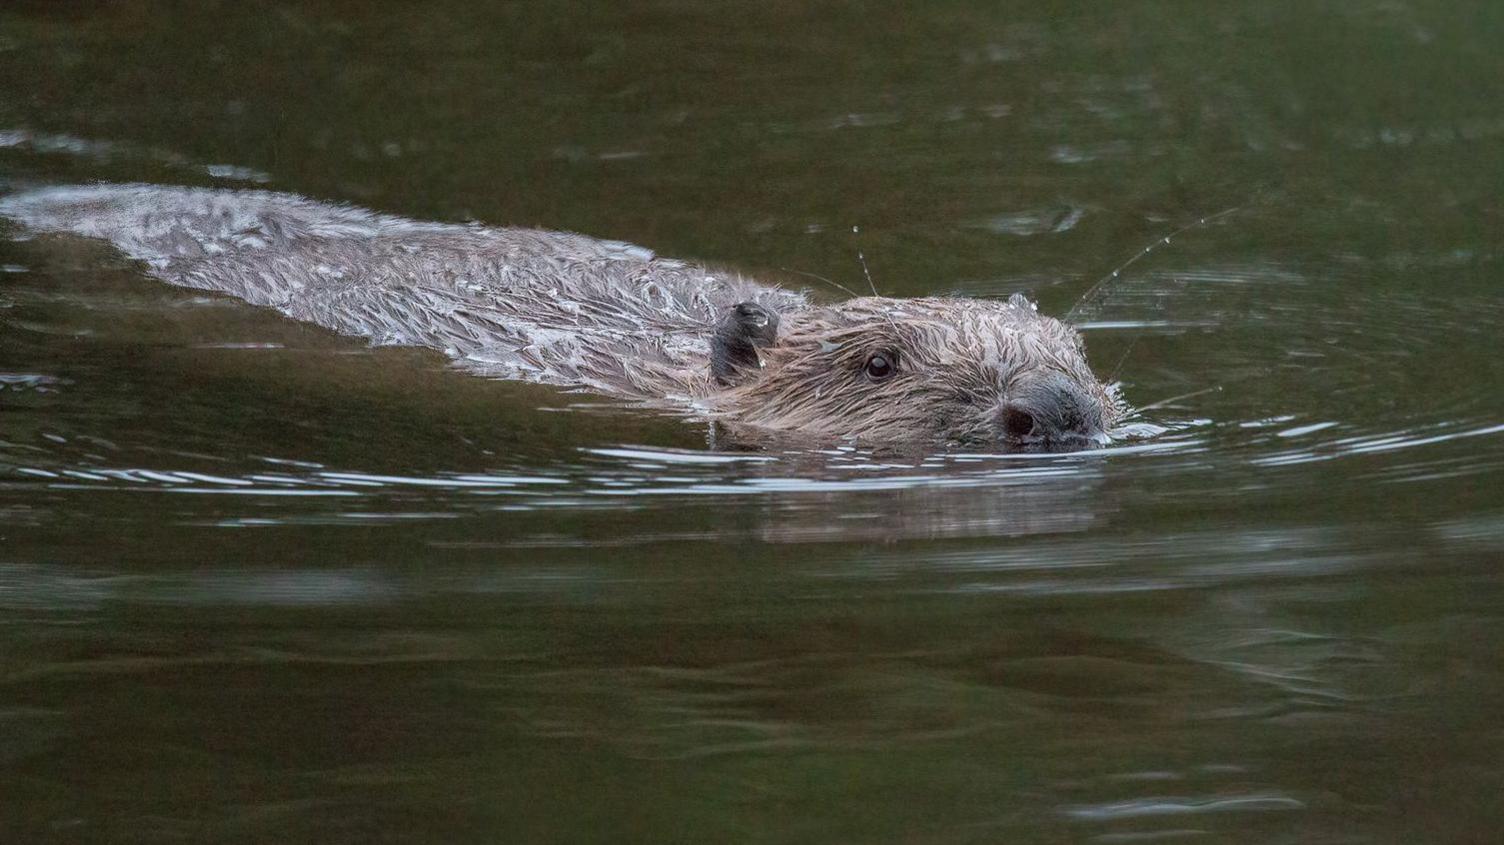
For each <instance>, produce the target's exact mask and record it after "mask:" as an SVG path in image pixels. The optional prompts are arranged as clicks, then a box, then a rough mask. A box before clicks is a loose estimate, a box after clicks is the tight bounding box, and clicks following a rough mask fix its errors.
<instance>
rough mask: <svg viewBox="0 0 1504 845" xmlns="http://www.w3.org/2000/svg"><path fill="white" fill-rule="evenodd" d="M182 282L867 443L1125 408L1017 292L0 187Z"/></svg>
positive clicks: (1082, 426)
mask: <svg viewBox="0 0 1504 845" xmlns="http://www.w3.org/2000/svg"><path fill="white" fill-rule="evenodd" d="M0 216H3V217H9V218H11V219H13V220H15V221H18V222H19V223H21V224H22V225H24V226H25V227H27V228H29V229H31V230H33V231H36V232H41V233H69V234H74V235H81V236H85V237H91V238H101V239H104V240H107V241H109V242H110V243H112V244H114V245H115V246H116V247H117V248H118V249H119V250H120V251H121V252H123V253H124V254H125V255H127V256H129V257H131V258H134V259H138V260H140V261H142V262H144V264H145V266H146V269H147V272H149V273H150V274H151V275H152V276H155V277H156V278H158V279H161V280H163V281H166V282H168V283H171V284H174V285H180V286H184V287H189V288H198V289H202V290H208V291H216V292H219V293H224V294H228V295H230V296H234V297H238V298H240V299H242V300H245V301H246V302H249V303H251V304H254V305H259V306H264V307H268V308H273V309H276V310H277V311H279V312H281V313H282V314H284V315H286V316H288V317H292V318H294V319H298V320H303V321H307V322H310V323H315V324H317V325H320V326H323V327H325V328H327V329H331V330H333V331H335V332H339V333H342V334H346V335H354V336H360V337H365V338H368V339H369V340H370V341H371V342H373V343H376V344H402V345H414V346H425V347H431V348H434V349H439V350H442V351H443V352H444V353H445V354H447V355H448V356H449V357H450V358H452V359H454V360H455V361H456V362H458V363H459V364H460V365H461V366H462V367H464V368H466V369H467V370H470V371H472V372H475V373H478V374H481V375H487V376H493V377H502V378H510V379H521V380H528V381H534V382H541V383H545V384H551V385H557V386H560V387H564V388H568V389H575V390H585V391H592V392H596V393H600V394H605V395H608V396H614V397H620V398H624V399H630V400H637V401H644V402H653V403H669V404H674V405H678V406H680V407H685V408H689V409H691V410H692V412H693V413H695V414H697V415H701V416H704V417H707V418H710V419H712V420H724V421H727V422H729V423H732V424H734V425H737V426H739V427H751V428H753V429H756V430H760V431H768V432H785V433H790V434H794V435H799V436H806V437H813V438H821V439H832V440H839V439H851V440H856V441H859V442H867V443H874V444H878V443H882V444H888V443H914V442H929V443H933V444H939V445H943V446H954V447H965V448H983V449H993V450H1002V451H1070V450H1076V449H1082V448H1087V447H1091V446H1096V445H1100V444H1102V443H1105V442H1107V439H1108V437H1107V432H1108V430H1109V428H1110V427H1111V426H1112V424H1113V423H1114V421H1115V420H1116V419H1118V417H1119V416H1120V415H1121V413H1122V410H1123V409H1122V407H1121V405H1120V402H1119V400H1118V398H1117V396H1116V394H1115V391H1114V390H1113V389H1111V388H1109V387H1108V386H1107V385H1104V384H1103V383H1102V382H1101V381H1100V380H1098V379H1097V378H1096V377H1095V376H1094V375H1093V374H1092V371H1091V369H1090V367H1089V366H1088V364H1087V361H1086V354H1085V348H1084V345H1083V343H1082V340H1081V337H1080V335H1079V334H1077V332H1076V331H1074V330H1073V329H1072V328H1071V327H1069V326H1067V325H1065V324H1064V323H1062V322H1060V321H1058V320H1055V319H1052V318H1050V317H1047V316H1045V315H1043V314H1041V313H1039V311H1038V309H1037V308H1036V307H1035V305H1034V304H1033V303H1032V302H1030V301H1029V300H1028V299H1027V298H1025V297H1024V296H1022V295H1019V294H1015V295H1014V296H1012V297H1011V298H1009V299H1008V300H1006V301H995V300H983V299H966V298H956V297H925V298H918V299H898V298H888V297H882V296H876V295H874V296H862V297H855V298H852V299H849V300H846V301H842V302H836V303H830V304H820V303H816V302H814V301H813V300H812V298H811V297H810V295H809V294H808V293H807V292H802V291H794V290H788V289H785V288H782V287H779V286H777V285H772V284H766V283H762V282H758V281H754V280H752V279H749V278H746V277H744V276H742V275H741V274H739V273H736V272H734V271H729V270H721V269H716V268H713V267H710V266H707V265H703V264H698V263H692V262H685V261H677V260H673V259H669V258H662V257H659V256H656V255H655V254H654V253H653V252H652V251H650V250H647V249H644V248H642V247H638V246H635V245H632V244H628V243H624V242H621V241H611V240H600V239H596V238H591V237H587V236H584V235H578V234H572V233H565V232H552V231H544V230H538V229H523V228H493V227H487V226H482V225H478V224H454V223H428V222H420V221H415V220H409V219H405V218H402V217H396V216H391V215H386V214H379V213H375V212H371V211H366V210H363V209H359V208H354V207H351V206H347V205H339V204H331V203H324V202H318V201H314V200H310V199H306V198H303V197H299V196H295V195H292V194H286V193H276V192H269V191H256V190H250V191H246V190H229V189H210V188H185V187H164V186H155V185H122V184H101V185H90V186H70V187H49V188H40V189H33V190H29V191H25V192H21V193H17V194H12V195H10V196H8V197H3V198H0Z"/></svg>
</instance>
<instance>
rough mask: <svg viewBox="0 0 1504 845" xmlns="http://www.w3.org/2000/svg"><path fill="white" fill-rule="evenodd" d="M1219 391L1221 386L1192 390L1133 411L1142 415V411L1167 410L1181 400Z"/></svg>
mask: <svg viewBox="0 0 1504 845" xmlns="http://www.w3.org/2000/svg"><path fill="white" fill-rule="evenodd" d="M1221 391H1222V385H1220V384H1218V385H1213V386H1212V387H1204V388H1202V389H1200V390H1192V391H1191V392H1190V393H1182V394H1180V395H1179V396H1171V397H1170V398H1168V399H1161V400H1159V401H1158V402H1150V403H1149V404H1147V405H1142V406H1140V407H1138V408H1135V409H1134V411H1135V413H1138V414H1142V413H1143V412H1144V411H1154V410H1158V409H1160V408H1168V407H1169V406H1171V405H1172V404H1174V403H1176V402H1179V401H1180V400H1182V399H1194V398H1195V397H1197V396H1205V395H1206V394H1208V393H1220V392H1221Z"/></svg>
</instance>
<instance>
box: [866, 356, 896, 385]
mask: <svg viewBox="0 0 1504 845" xmlns="http://www.w3.org/2000/svg"><path fill="white" fill-rule="evenodd" d="M865 372H866V373H867V378H870V379H872V380H873V381H885V380H887V379H890V378H892V377H893V374H894V373H896V372H898V363H897V361H895V360H894V358H893V356H892V355H889V354H887V353H885V352H878V353H876V354H874V355H873V356H872V357H870V358H868V359H867V366H866V368H865Z"/></svg>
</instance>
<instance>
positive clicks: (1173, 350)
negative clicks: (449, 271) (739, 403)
mask: <svg viewBox="0 0 1504 845" xmlns="http://www.w3.org/2000/svg"><path fill="white" fill-rule="evenodd" d="M1501 9H1504V7H1499V6H1498V5H1497V4H1489V3H1482V2H1476V3H1455V2H1446V3H1443V2H1424V1H1423V0H1410V2H1394V1H1393V0H1385V2H1367V0H1358V2H1350V3H1341V4H1335V3H1331V4H1323V3H1273V4H1258V5H1256V6H1248V5H1247V4H1232V3H1221V2H1217V3H1202V4H1169V3H1150V2H1144V3H1132V4H1116V5H1113V6H1112V7H1110V8H1108V7H1102V8H1096V7H1095V6H1093V7H1091V8H1085V7H1082V8H1077V7H1075V6H1072V5H1068V4H1055V3H1045V4H1039V3H1034V4H1017V3H1005V4H990V3H953V4H943V5H938V6H935V7H933V8H931V7H926V8H923V9H921V8H919V7H911V8H907V9H901V8H897V7H888V6H879V5H869V4H862V3H848V4H834V5H830V6H827V7H823V8H821V9H818V10H812V9H809V8H806V7H805V6H804V5H803V4H788V3H772V4H761V5H757V6H743V5H740V4H736V5H730V4H728V5H721V4H699V3H697V4H686V3H676V2H651V3H640V4H631V6H630V7H627V6H625V5H620V4H588V3H565V4H475V3H451V2H440V3H428V4H385V3H383V4H334V5H330V4H314V3H308V4H294V3H206V4H189V5H180V6H175V7H174V8H173V9H172V10H171V13H170V14H168V13H164V12H163V10H161V9H160V8H159V7H158V6H157V5H156V4H148V3H144V2H120V3H113V4H109V5H107V6H102V7H99V8H92V7H89V6H86V5H85V6H79V5H75V4H51V3H26V2H23V3H20V4H11V5H8V6H7V7H6V8H5V9H3V10H0V180H3V181H5V182H8V183H10V184H16V185H19V184H38V183H67V182H76V181H82V180H94V179H110V180H146V181H155V182H160V183H164V184H216V185H223V186H238V187H270V188H275V189H279V190H289V191H295V192H298V193H303V194H307V195H311V196H316V197H320V198H324V199H331V200H339V201H347V202H352V203H357V204H360V205H364V206H368V207H373V208H377V209H379V210H382V211H388V212H394V213H399V214H404V215H409V216H413V217H419V218H425V219H444V220H464V219H480V220H485V221H487V222H489V223H495V224H526V225H538V226H544V227H548V228H557V229H571V230H577V231H583V232H586V233H589V234H592V235H596V236H600V237H610V238H620V239H624V240H629V241H633V242H637V243H642V244H645V245H648V246H650V247H652V248H654V249H656V250H658V251H659V252H660V253H663V254H667V255H676V256H682V257H690V258H701V259H708V260H713V261H717V262H725V263H727V264H731V265H733V266H737V267H740V268H744V269H746V270H748V271H750V272H754V273H759V274H762V275H766V276H768V277H770V278H781V279H784V280H786V281H788V282H789V283H791V284H795V285H812V286H814V287H815V288H816V289H817V290H819V291H820V293H821V295H837V296H838V295H839V294H838V293H836V292H834V291H830V290H827V289H825V286H823V285H822V284H820V283H818V282H814V281H812V280H811V279H809V278H808V277H806V276H802V275H799V273H812V274H817V275H819V276H824V277H828V278H830V279H833V280H835V281H837V282H839V283H841V284H844V285H846V286H847V287H851V288H853V289H862V288H864V287H865V284H866V280H865V277H864V276H863V274H862V268H861V265H860V264H859V262H858V261H857V259H856V256H857V253H858V252H859V251H860V252H861V253H863V254H864V255H865V257H866V259H867V262H868V264H869V265H870V268H871V274H872V277H873V280H874V282H875V283H876V284H877V285H878V286H879V287H880V288H881V289H882V290H883V292H885V293H889V294H894V295H917V294H922V293H942V294H944V293H956V294H968V295H981V296H1006V295H1007V294H1010V293H1012V292H1015V291H1019V290H1026V291H1029V292H1030V293H1031V294H1033V295H1034V296H1036V297H1037V298H1038V299H1039V300H1040V301H1041V307H1042V308H1043V309H1044V310H1046V311H1048V312H1050V313H1055V314H1064V313H1066V312H1067V311H1069V310H1070V309H1071V308H1072V306H1073V305H1075V303H1076V302H1077V301H1078V300H1079V299H1080V298H1081V297H1082V295H1083V294H1085V293H1086V292H1087V291H1088V290H1089V289H1090V288H1091V287H1092V286H1093V284H1094V283H1095V282H1096V281H1097V280H1098V279H1100V278H1101V277H1103V276H1104V275H1107V274H1108V273H1109V272H1110V271H1111V270H1112V269H1113V268H1114V267H1117V266H1119V265H1120V264H1122V262H1124V261H1126V260H1128V259H1129V258H1131V257H1133V256H1134V255H1136V254H1137V253H1138V252H1139V251H1140V250H1141V249H1142V248H1143V247H1145V246H1146V245H1148V244H1151V243H1154V242H1155V241H1156V240H1158V239H1159V238H1161V237H1163V236H1164V235H1166V234H1167V233H1169V232H1172V231H1174V230H1175V229H1178V228H1180V227H1181V226H1184V225H1186V224H1188V223H1191V222H1193V221H1195V220H1197V219H1199V218H1202V217H1205V216H1207V215H1210V214H1215V213H1217V212H1220V211H1223V210H1225V209H1229V208H1240V209H1241V210H1239V211H1237V212H1235V213H1233V214H1230V215H1227V216H1225V217H1221V218H1218V219H1216V220H1214V221H1211V222H1209V223H1208V224H1207V225H1205V226H1202V227H1197V228H1195V229H1193V230H1191V231H1188V232H1185V233H1183V234H1180V235H1177V236H1176V237H1174V238H1173V239H1172V241H1171V243H1170V244H1168V245H1162V246H1160V247H1158V248H1157V249H1155V250H1154V251H1153V252H1152V253H1150V254H1149V255H1148V256H1146V257H1144V258H1143V259H1141V260H1139V261H1137V262H1135V263H1133V264H1132V265H1130V266H1129V267H1127V268H1126V269H1125V270H1124V271H1123V272H1122V274H1121V275H1120V277H1119V278H1118V279H1117V280H1115V281H1114V282H1112V283H1110V284H1108V285H1106V286H1104V288H1103V289H1102V291H1101V293H1100V295H1098V296H1095V297H1092V298H1091V299H1090V300H1089V301H1088V302H1087V303H1086V304H1085V305H1084V306H1083V307H1082V308H1081V309H1080V310H1079V312H1078V313H1077V315H1076V319H1077V320H1078V321H1079V322H1081V323H1082V324H1083V325H1084V326H1085V331H1086V336H1087V340H1088V345H1089V347H1090V351H1091V357H1092V359H1093V361H1094V362H1095V364H1096V366H1097V367H1098V368H1099V370H1100V371H1102V372H1104V373H1106V372H1115V373H1116V374H1117V377H1118V378H1120V379H1121V380H1122V381H1123V383H1124V389H1125V393H1126V395H1127V397H1128V398H1129V399H1130V400H1131V401H1133V402H1134V403H1136V404H1138V405H1140V406H1146V405H1151V404H1154V403H1160V402H1163V401H1164V400H1171V401H1168V402H1166V403H1165V404H1164V405H1162V406H1160V407H1157V408H1155V409H1154V410H1151V411H1149V412H1148V413H1147V418H1148V420H1149V422H1150V423H1152V424H1153V425H1154V426H1157V427H1160V428H1163V429H1164V431H1163V432H1162V433H1159V434H1158V435H1157V436H1153V437H1149V438H1147V439H1142V440H1137V441H1134V442H1131V443H1127V444H1123V445H1120V446H1119V447H1116V448H1114V449H1110V450H1106V451H1105V452H1101V453H1094V454H1089V455H1074V456H1059V457H1049V458H1043V459H1041V458H1020V457H1010V456H995V455H973V454H936V455H925V454H917V455H916V454H907V453H905V454H884V453H872V452H867V451H862V450H851V449H827V448H824V447H814V446H811V447H810V448H807V449H804V450H802V451H798V450H785V451H763V452H740V451H732V452H728V451H717V450H715V449H714V448H712V446H711V444H709V443H708V442H707V433H706V432H705V431H704V429H703V428H702V427H699V426H697V425H695V424H692V423H689V422H685V421H683V420H680V419H677V418H673V417H663V416H655V415H652V414H649V413H646V412H643V411H640V410H633V409H627V408H621V407H619V406H616V405H614V404H613V403H611V402H609V401H606V400H601V399H597V398H594V397H589V396H584V395H571V394H561V393H558V392H556V391H553V390H549V389H544V388H539V387H536V386H528V385H518V384H511V383H502V382H489V381H485V380H481V379H476V378H472V377H469V376H465V375H463V374H460V373H456V372H453V371H451V370H449V369H447V368H446V365H445V363H444V362H443V361H442V360H441V359H440V358H438V357H437V356H435V355H432V354H427V353H422V352H417V351H413V350H399V349H381V350H373V349H368V348H366V347H364V346H362V345H360V344H359V343H356V342H352V341H348V340H344V339H340V338H335V337H331V336H329V335H327V334H326V333H323V332H320V331H318V330H315V329H312V328H310V327H307V326H301V325H296V324H290V323H287V322H285V321H283V320H281V319H279V318H276V317H275V316H273V315H270V314H268V313H265V312H261V311H257V310H254V309H251V308H248V307H245V306H242V305H238V304H236V303H233V302H228V301H224V300H221V299H216V298H213V297H208V296H203V295H200V294H197V293H195V292H191V291H184V290H178V289H173V288H169V287H166V286H164V285H161V284H159V283H156V282H153V281H151V280H150V279H148V278H146V277H145V276H144V275H143V274H142V273H141V272H140V271H139V269H138V268H136V267H134V266H133V265H132V264H130V263H129V262H127V261H124V260H122V259H120V258H119V257H118V256H115V255H113V254H112V253H110V251H109V250H108V249H105V248H103V247H100V246H96V245H88V244H81V243H78V242H65V241H59V240H55V239H32V240H26V239H17V238H16V235H18V234H19V233H16V232H14V231H12V232H11V238H10V239H7V240H0V267H3V269H4V272H3V273H0V544H3V545H0V796H4V800H3V801H0V836H3V837H4V839H5V840H6V841H24V842H48V841H56V842H76V841H99V842H104V841H109V842H122V841H141V842H148V841H149V842H158V841H173V840H178V841H195V842H197V841H225V842H240V841H244V842H265V841H309V840H314V839H317V840H319V841H325V842H369V841H373V840H392V841H432V842H458V841H487V842H495V841H548V840H552V841H643V842H661V841H766V842H803V841H815V842H828V841H894V840H901V841H919V842H972V841H975V842H997V841H1004V842H1013V843H1026V842H1099V843H1113V842H1119V843H1121V842H1161V841H1165V842H1180V841H1189V842H1201V841H1206V842H1227V841H1233V842H1289V843H1297V842H1298V843H1315V842H1343V843H1347V842H1396V843H1400V842H1404V843H1413V842H1438V843H1456V842H1488V841H1496V839H1497V837H1498V830H1499V826H1500V822H1501V821H1504V809H1501V799H1500V795H1501V794H1504V767H1501V764H1500V760H1501V759H1504V718H1501V716H1500V713H1501V709H1500V707H1499V705H1498V700H1499V698H1500V697H1501V695H1504V662H1501V660H1500V658H1499V654H1500V650H1501V648H1504V575H1501V573H1500V569H1499V563H1500V560H1501V558H1504V491H1501V489H1500V487H1499V485H1498V483H1497V480H1498V478H1499V477H1500V475H1499V473H1500V471H1501V469H1504V390H1501V386H1504V363H1501V362H1500V359H1499V355H1498V349H1499V328H1498V327H1499V326H1500V325H1501V320H1504V257H1501V256H1504V205H1501V203H1500V199H1499V197H1500V196H1501V195H1504V194H1501V188H1504V180H1501V176H1504V106H1501V104H1500V102H1499V100H1498V97H1497V96H1496V88H1497V85H1496V84H1494V83H1495V81H1496V80H1498V79H1501V78H1504V57H1501V56H1504V54H1501V53H1499V51H1498V50H1497V49H1496V46H1497V43H1498V41H1499V38H1500V37H1501V36H1504V12H1501ZM853 227H857V228H859V230H860V231H859V232H856V233H853ZM1176 397H1182V398H1176Z"/></svg>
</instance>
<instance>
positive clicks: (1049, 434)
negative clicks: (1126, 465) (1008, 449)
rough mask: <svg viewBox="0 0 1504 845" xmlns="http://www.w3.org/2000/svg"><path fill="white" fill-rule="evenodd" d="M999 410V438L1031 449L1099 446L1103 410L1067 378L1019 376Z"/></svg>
mask: <svg viewBox="0 0 1504 845" xmlns="http://www.w3.org/2000/svg"><path fill="white" fill-rule="evenodd" d="M1008 394H1009V396H1008V400H1007V401H1006V402H1004V403H1003V405H1002V407H1001V408H999V410H998V417H997V422H998V428H999V429H1000V430H1001V433H1002V439H1003V440H1004V441H1005V442H1006V443H1007V444H1008V445H1010V446H1012V447H1013V448H1015V449H1019V450H1022V451H1031V452H1073V451H1076V450H1079V449H1089V448H1091V447H1093V446H1099V445H1101V444H1102V443H1103V442H1104V441H1105V439H1106V435H1105V434H1104V433H1103V425H1102V411H1101V408H1099V407H1098V402H1097V400H1096V399H1094V398H1093V397H1092V395H1091V394H1090V393H1088V392H1087V391H1086V390H1084V389H1083V388H1082V387H1081V386H1079V385H1077V384H1076V383H1075V382H1074V381H1072V380H1071V379H1070V378H1069V377H1067V376H1065V375H1064V374H1060V373H1049V374H1045V375H1041V376H1038V377H1034V378H1025V379H1021V380H1019V381H1017V382H1015V384H1014V385H1013V387H1012V388H1011V389H1010V390H1009V391H1008Z"/></svg>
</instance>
